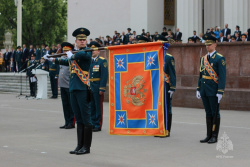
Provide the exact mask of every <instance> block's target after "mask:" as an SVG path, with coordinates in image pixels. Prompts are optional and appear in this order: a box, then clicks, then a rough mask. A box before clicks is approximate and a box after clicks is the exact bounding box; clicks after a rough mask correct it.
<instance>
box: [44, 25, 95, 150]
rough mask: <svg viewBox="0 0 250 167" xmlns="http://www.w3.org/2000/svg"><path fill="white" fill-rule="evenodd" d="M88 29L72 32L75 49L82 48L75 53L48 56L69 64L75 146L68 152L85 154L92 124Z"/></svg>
mask: <svg viewBox="0 0 250 167" xmlns="http://www.w3.org/2000/svg"><path fill="white" fill-rule="evenodd" d="M89 34H90V31H89V30H88V29H86V28H78V29H76V30H75V31H74V32H73V34H72V35H73V36H74V37H76V40H75V43H76V47H77V48H76V49H77V50H83V51H80V52H78V53H76V54H74V55H73V54H72V53H71V52H66V53H67V57H68V59H61V58H56V59H53V58H48V57H47V55H45V59H48V60H50V61H54V62H55V63H56V64H60V65H68V66H70V67H69V68H70V73H71V74H70V81H69V92H70V101H71V106H72V109H73V112H74V114H75V118H76V123H77V146H76V148H75V150H74V151H70V154H87V153H90V146H91V142H92V125H91V120H90V110H89V99H90V95H89V85H88V71H89V67H90V64H91V53H90V52H85V51H84V49H86V46H87V40H86V39H87V36H89Z"/></svg>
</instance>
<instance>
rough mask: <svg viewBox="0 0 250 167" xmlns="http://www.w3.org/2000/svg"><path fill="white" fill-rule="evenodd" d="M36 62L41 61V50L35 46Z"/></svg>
mask: <svg viewBox="0 0 250 167" xmlns="http://www.w3.org/2000/svg"><path fill="white" fill-rule="evenodd" d="M35 53H36V58H35V59H36V60H40V59H41V50H40V48H39V45H36V52H35Z"/></svg>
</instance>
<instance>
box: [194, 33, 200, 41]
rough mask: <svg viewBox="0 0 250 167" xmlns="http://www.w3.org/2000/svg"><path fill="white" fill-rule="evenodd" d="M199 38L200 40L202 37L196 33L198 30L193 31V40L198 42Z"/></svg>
mask: <svg viewBox="0 0 250 167" xmlns="http://www.w3.org/2000/svg"><path fill="white" fill-rule="evenodd" d="M197 40H200V38H199V37H198V36H197V35H196V31H195V30H194V31H193V42H194V43H196V41H197Z"/></svg>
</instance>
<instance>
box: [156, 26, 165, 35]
mask: <svg viewBox="0 0 250 167" xmlns="http://www.w3.org/2000/svg"><path fill="white" fill-rule="evenodd" d="M162 31H163V32H162V33H161V35H162V36H164V37H166V36H167V35H168V32H167V28H166V27H163V29H162ZM157 34H158V33H157Z"/></svg>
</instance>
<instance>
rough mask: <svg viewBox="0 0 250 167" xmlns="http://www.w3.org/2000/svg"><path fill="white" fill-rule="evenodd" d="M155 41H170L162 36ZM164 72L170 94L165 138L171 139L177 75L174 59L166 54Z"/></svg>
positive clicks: (167, 90) (158, 36)
mask: <svg viewBox="0 0 250 167" xmlns="http://www.w3.org/2000/svg"><path fill="white" fill-rule="evenodd" d="M155 41H168V40H167V38H165V37H164V36H162V35H156V36H155ZM163 70H164V75H165V88H166V92H168V93H167V114H168V116H167V117H168V120H165V125H167V135H166V136H165V137H170V131H171V125H172V97H173V93H174V92H175V87H176V73H175V61H174V57H173V56H172V55H171V54H169V53H166V54H165V58H164V67H163ZM166 121H167V122H166Z"/></svg>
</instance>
